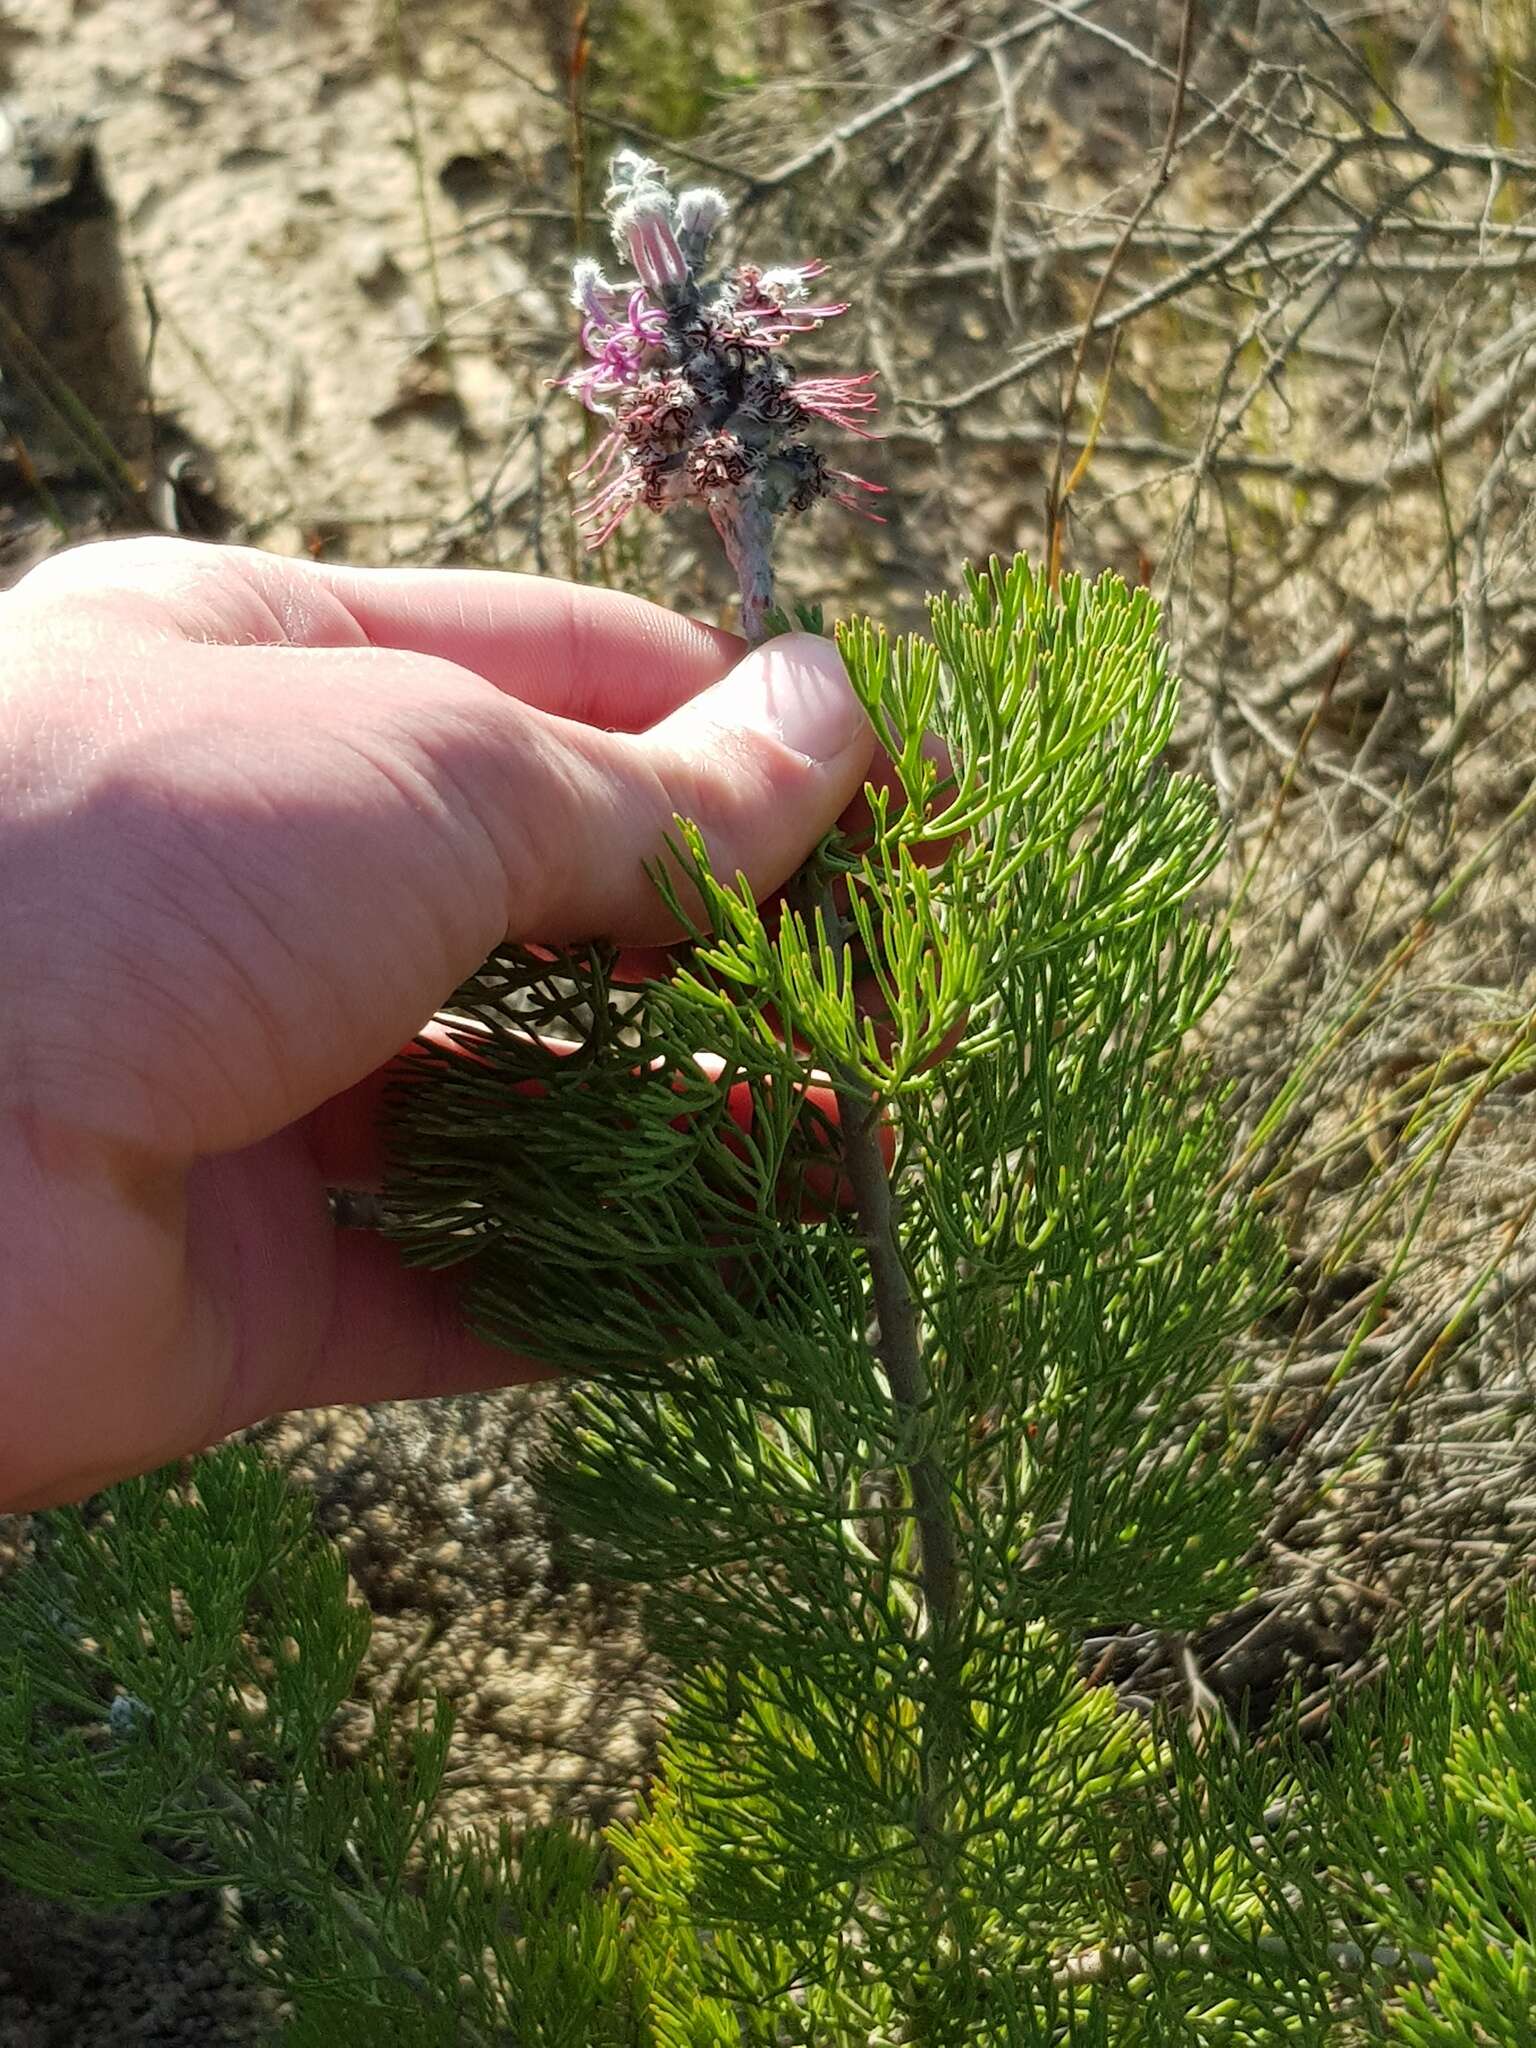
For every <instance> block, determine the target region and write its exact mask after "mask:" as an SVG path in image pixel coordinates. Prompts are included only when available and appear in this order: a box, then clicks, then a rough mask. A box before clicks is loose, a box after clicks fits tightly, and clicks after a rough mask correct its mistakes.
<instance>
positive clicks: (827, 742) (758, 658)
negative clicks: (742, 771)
mask: <svg viewBox="0 0 1536 2048" xmlns="http://www.w3.org/2000/svg"><path fill="white" fill-rule="evenodd" d="M717 688H718V689H719V692H720V699H721V701H720V705H719V711H720V712H721V713H722V714H723V715H724V716H725V717H727V718H728V719H729V721H730V723H731V724H732V725H733V726H735V727H737V728H738V729H740V730H743V731H746V732H760V733H766V734H768V736H769V737H770V738H772V739H776V740H778V741H779V742H780V743H781V744H782V745H783V746H786V747H789V748H790V749H791V750H792V751H793V752H794V753H797V754H799V755H801V756H803V757H804V759H806V760H807V761H817V762H823V761H835V760H837V759H838V757H839V756H840V755H842V754H845V753H847V752H848V750H849V749H850V748H851V747H854V746H863V747H865V748H866V749H867V748H869V747H871V746H872V745H873V740H874V735H873V734H872V732H871V731H870V725H869V720H868V719H867V718H866V717H865V716H864V707H863V706H862V705H861V704H860V702H859V700H858V698H857V697H856V696H855V695H854V694H853V685H852V684H851V683H850V682H849V680H848V671H847V670H846V669H845V668H844V667H843V658H842V656H841V655H840V654H839V653H838V651H837V649H836V647H835V646H834V645H833V644H832V642H831V641H830V640H823V639H821V638H819V637H818V636H817V635H816V634H814V633H786V634H784V635H783V636H782V637H780V638H779V639H776V640H770V641H769V642H768V644H767V645H766V646H764V647H756V648H754V649H753V650H752V652H751V653H750V654H749V655H747V656H746V658H745V659H744V660H743V661H741V662H739V663H738V664H737V666H736V667H735V668H734V669H732V671H731V673H730V674H729V675H728V676H727V677H726V679H725V681H724V682H723V683H720V684H719V685H717ZM711 694H713V693H711Z"/></svg>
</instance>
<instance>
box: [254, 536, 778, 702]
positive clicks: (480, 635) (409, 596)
mask: <svg viewBox="0 0 1536 2048" xmlns="http://www.w3.org/2000/svg"><path fill="white" fill-rule="evenodd" d="M258 559H260V560H261V561H262V563H263V572H264V574H267V575H270V574H272V573H273V572H274V571H280V572H282V573H284V574H287V575H291V576H298V577H302V578H310V579H313V580H315V581H316V582H318V583H320V584H321V585H323V586H324V588H325V589H326V590H327V591H328V592H329V593H330V594H331V595H332V596H333V597H335V598H336V599H337V600H338V601H339V603H340V604H341V605H342V606H343V607H344V608H345V610H346V612H347V613H348V614H349V616H350V617H351V618H352V619H353V620H355V621H356V623H357V625H358V627H359V628H360V629H361V631H362V633H363V634H364V636H365V637H366V638H367V639H368V640H369V641H370V642H371V643H372V644H373V645H374V646H376V647H393V648H397V649H399V650H401V651H402V652H404V653H409V654H435V655H438V656H441V657H444V658H446V659H447V660H449V661H452V662H456V663H457V664H458V666H459V667H460V668H467V669H469V670H470V671H471V672H472V673H473V674H475V675H478V676H483V677H484V678H485V679H486V681H487V682H489V683H494V684H495V686H496V687H497V689H499V690H504V691H506V692H507V694H508V695H509V696H513V697H516V698H518V699H519V700H520V701H521V702H522V703H524V704H532V705H536V706H537V707H538V709H539V710H541V711H550V712H553V713H555V714H556V715H557V716H558V717H561V718H570V719H575V720H576V721H578V722H579V723H580V724H583V725H596V726H602V727H604V728H605V729H606V730H608V731H610V732H644V731H646V730H647V728H648V727H650V726H652V725H655V724H657V723H658V722H659V721H660V720H661V719H663V718H665V717H666V716H667V715H668V713H669V712H672V711H675V710H676V709H677V707H678V706H679V705H680V704H683V703H686V702H687V700H688V699H689V698H690V697H696V696H697V695H698V694H699V692H700V691H701V690H704V689H707V688H708V687H709V685H710V684H711V683H717V682H718V681H719V680H720V678H721V677H722V676H723V675H724V674H725V673H726V672H727V670H729V669H731V668H734V666H735V665H736V663H737V662H738V661H739V660H740V659H741V657H742V655H743V654H744V653H745V651H746V643H745V641H743V640H741V639H738V637H737V636H736V634H734V633H727V632H723V631H722V630H721V629H720V628H718V627H715V626H707V625H705V624H704V623H703V622H702V620H699V619H690V618H686V617H683V616H682V615H681V614H679V613H677V612H671V611H668V610H666V609H665V607H664V606H662V605H659V604H650V603H648V602H647V601H646V599H644V598H641V597H631V596H629V595H628V593H627V592H624V591H620V590H606V589H603V588H600V587H595V586H593V585H591V584H584V583H563V582H561V581H559V580H558V579H557V578H555V577H549V576H522V575H516V574H513V573H511V572H509V571H504V570H499V569H350V568H344V567H339V566H334V565H332V564H329V563H319V562H283V563H280V564H279V563H276V562H274V561H273V559H272V558H271V557H270V556H268V557H261V558H258Z"/></svg>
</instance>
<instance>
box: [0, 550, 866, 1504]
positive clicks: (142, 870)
mask: <svg viewBox="0 0 1536 2048" xmlns="http://www.w3.org/2000/svg"><path fill="white" fill-rule="evenodd" d="M873 751H874V748H873V738H872V735H871V732H870V728H869V726H868V724H867V722H866V720H865V718H864V716H863V714H862V712H861V711H860V709H859V706H858V704H857V702H856V700H855V698H854V696H853V693H852V691H851V689H850V687H849V684H848V680H847V677H846V675H845V673H844V671H843V668H842V664H841V662H840V661H839V659H838V657H837V654H836V651H835V650H834V649H833V648H832V647H831V646H830V645H829V644H828V643H827V642H825V641H821V640H817V639H814V638H812V637H810V636H808V635H804V634H796V635H792V636H789V637H788V638H786V639H782V640H779V641H776V642H774V643H772V644H771V645H770V646H769V647H768V648H764V649H759V650H757V651H755V652H753V653H748V652H747V651H746V650H745V649H744V647H743V645H742V643H741V642H739V641H737V640H735V639H734V638H732V637H731V636H730V635H728V634H725V633H721V632H717V631H715V630H714V629H712V628H710V627H708V626H705V625H701V624H699V623H697V622H696V621H694V620H691V619H686V618H681V617H678V616H677V615H675V614H673V613H670V612H666V611H663V610H661V609H660V608H658V607H656V606H654V605H649V604H646V603H644V602H642V601H641V600H639V599H636V598H631V597H626V596H622V595H620V594H617V593H614V592H609V591H603V590H597V589H591V588H585V587H578V586H575V585H569V584H564V583H559V582H555V581H552V580H548V579H542V578H533V577H520V576H506V575H494V574H488V573H480V572H471V571H465V572H458V571H448V570H443V571H420V572H414V571H378V570H375V571H365V570H350V569H339V568H331V567H326V566H319V565H315V564H312V563H308V562H292V561H287V560H281V559H278V558H276V557H271V556H265V555H261V554H258V553H255V552H253V551H250V550H244V549H233V548H216V547H210V546H200V545H197V544H195V543H190V542H181V541H170V540H147V541H114V542H106V543H101V544H97V545H94V546H90V547H84V548H78V549H75V550H72V551H70V552H67V553H65V554H62V555H60V556H57V557H55V558H54V559H53V560H52V561H50V562H47V563H45V564H43V565H42V566H41V567H40V568H39V569H36V570H34V571H33V572H32V573H31V574H30V575H28V576H27V577H25V578H23V580H22V581H21V582H20V583H19V584H18V585H17V586H16V587H15V589H14V590H12V591H11V592H9V593H8V594H6V595H5V596H3V597H0V1225H3V1227H0V1509H12V1510H14V1509H20V1508H29V1507H38V1506H47V1505H52V1504H56V1503H58V1502H62V1501H69V1500H76V1499H79V1498H82V1497H83V1496H84V1495H85V1494H87V1493H89V1492H92V1491H94V1490H95V1489H97V1488H99V1487H101V1486H104V1485H106V1484H108V1483H109V1482H111V1481H112V1480H115V1479H118V1478H122V1477H124V1476H126V1475H128V1474H130V1473H134V1472H142V1471H146V1470H149V1469H151V1468H152V1467H154V1466H156V1465H159V1464H162V1463H164V1462H165V1461H167V1460H168V1459H171V1458H173V1457H176V1456H179V1455H181V1454H183V1453H186V1452H189V1451H193V1450H196V1449H199V1448H202V1447H203V1446H205V1445H208V1444H211V1443H214V1442H216V1441H218V1440H219V1439H220V1438H222V1437H224V1436H226V1435H228V1434H229V1433H230V1432H231V1431H233V1430H236V1429H238V1428H241V1427H243V1426H245V1425H247V1424H249V1423H251V1422H254V1421H256V1420H258V1419H260V1418H262V1417H265V1416H269V1415H273V1414H278V1413H281V1412H283V1411H285V1410H289V1409H296V1408H305V1407H310V1406H315V1405H318V1404H323V1403H329V1402H342V1401H383V1400H396V1399H405V1398H416V1397H424V1396H429V1395H434V1394H443V1393H449V1392H456V1391H463V1390H467V1389H470V1388H478V1387H487V1386H495V1385H502V1384H506V1383H508V1382H510V1381H514V1380H516V1379H519V1378H526V1377H529V1376H531V1375H532V1374H534V1373H536V1372H538V1370H539V1368H538V1367H537V1365H536V1364H534V1363H533V1362H532V1361H531V1360H526V1359H519V1358H517V1357H516V1356H514V1355H513V1354H511V1353H509V1352H507V1351H505V1350H501V1349H495V1348H492V1347H490V1346H488V1345H486V1344H483V1343H481V1342H479V1341H478V1340H477V1339H475V1338H474V1337H473V1336H472V1335H471V1334H470V1333H469V1332H468V1331H467V1330H466V1329H465V1327H464V1325H463V1323H462V1321H461V1320H460V1317H459V1314H458V1311H457V1306H456V1300H455V1293H454V1282H453V1279H452V1277H451V1276H444V1275H428V1274H423V1273H419V1272H411V1271H409V1270H408V1269H406V1268H405V1267H403V1266H402V1265H401V1264H400V1263H399V1260H398V1259H397V1257H396V1256H395V1254H394V1252H393V1251H392V1249H391V1248H390V1246H389V1245H388V1244H387V1243H386V1242H384V1241H383V1240H382V1239H380V1238H378V1237H376V1236H373V1235H371V1234H369V1233H365V1232H358V1231H345V1230H338V1229H337V1228H336V1226H335V1224H334V1223H333V1221H332V1218H331V1211H330V1207H329V1204H328V1202H327V1198H326V1190H327V1188H328V1187H334V1186H350V1187H367V1186H370V1185H373V1184H375V1183H376V1181H377V1179H378V1176H379V1173H380V1169H381V1164H382V1156H381V1151H380V1140H379V1134H378V1122H377V1110H378V1102H379V1094H380V1088H381V1083H382V1075H383V1072H384V1070H385V1069H386V1068H387V1066H388V1063H389V1062H390V1061H391V1060H392V1058H393V1057H394V1056H396V1055H397V1054H398V1053H399V1052H400V1050H401V1049H402V1048H403V1047H404V1046H405V1045H406V1044H407V1043H408V1042H409V1041H410V1039H411V1038H412V1037H413V1036H414V1035H415V1034H416V1033H417V1032H418V1031H419V1030H421V1028H422V1027H423V1026H424V1025H425V1024H426V1023H427V1022H428V1020H429V1019H430V1018H431V1017H432V1015H433V1013H434V1011H436V1010H437V1009H438V1008H439V1007H440V1006H441V1005H442V1004H443V1003H444V1002H445V1001H446V1000H447V998H448V997H449V995H450V994H451V992H452V991H453V989H454V988H455V987H456V985H457V984H458V983H459V982H460V981H462V980H463V979H464V977H465V976H466V975H467V974H469V973H470V972H471V971H472V970H473V969H474V968H475V967H476V966H477V965H478V963H479V962H480V961H481V960H482V959H483V958H484V957H485V956H486V955H487V954H488V953H489V952H490V951H491V950H492V949H493V948H494V947H495V946H496V945H497V944H498V943H500V942H501V941H502V940H504V939H506V938H508V937H514V938H520V939H525V940H529V941H532V942H536V943H537V942H546V943H551V944H553V943H557V942H560V941H563V940H579V939H586V938H597V937H603V938H612V939H616V940H618V941H620V942H622V943H626V944H634V945H637V946H651V945H658V944H663V943H665V941H666V940H667V939H668V938H669V937H671V936H672V934H671V933H670V931H669V929H668V925H667V919H666V915H665V911H664V909H663V906H662V904H661V901H660V899H659V897H658V896H657V894H656V892H655V890H654V888H653V886H652V884H651V882H650V881H649V880H648V879H647V877H646V874H645V863H646V862H647V861H649V860H654V859H655V858H657V857H658V856H659V855H660V854H661V852H662V850H663V846H664V842H665V838H666V835H667V834H668V832H669V831H670V829H671V827H672V821H673V819H674V816H675V815H677V814H682V815H684V816H687V817H691V818H693V819H694V820H695V821H697V823H698V824H699V825H700V827H701V828H702V830H703V832H704V835H705V838H706V841H707V842H708V845H709V847H710V850H711V855H712V858H713V860H714V863H715V865H716V866H717V868H719V869H720V870H722V871H723V872H725V873H732V872H734V871H735V870H736V869H738V868H740V869H742V870H744V871H745V873H746V874H747V876H748V877H749V879H750V880H751V882H752V884H753V886H754V888H755V889H756V890H757V891H758V893H759V895H760V896H767V895H769V894H771V893H772V892H773V891H774V890H775V889H776V888H778V887H779V886H780V885H781V884H782V883H783V882H784V881H785V880H786V879H787V878H788V876H789V875H790V874H791V873H792V872H793V870H794V869H795V867H796V866H797V865H798V864H799V862H800V861H801V860H802V859H803V858H804V856H805V854H806V853H807V852H808V851H809V850H810V848H811V847H812V846H814V844H815V843H816V841H817V840H818V839H819V838H820V837H821V835H822V834H823V833H824V832H825V831H826V830H827V829H828V828H829V827H830V826H831V825H832V824H833V823H834V822H835V821H836V819H837V818H838V816H839V815H840V814H841V813H842V812H843V811H844V809H845V808H846V807H847V806H848V804H849V803H850V802H851V801H852V800H853V799H854V798H855V797H856V795H857V793H858V791H859V790H860V789H861V788H862V785H863V783H864V780H865V776H866V774H867V773H868V772H869V771H870V768H871V762H872V756H873Z"/></svg>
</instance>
